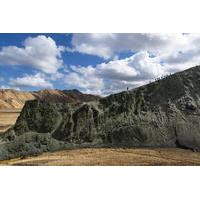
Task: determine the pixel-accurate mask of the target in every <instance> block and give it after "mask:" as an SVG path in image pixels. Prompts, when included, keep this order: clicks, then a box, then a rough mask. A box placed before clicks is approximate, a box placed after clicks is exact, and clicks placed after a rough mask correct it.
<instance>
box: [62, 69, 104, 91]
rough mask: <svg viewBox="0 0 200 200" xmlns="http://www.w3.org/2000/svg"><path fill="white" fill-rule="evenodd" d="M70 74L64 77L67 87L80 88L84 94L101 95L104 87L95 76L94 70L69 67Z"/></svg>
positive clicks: (100, 80) (101, 81)
mask: <svg viewBox="0 0 200 200" xmlns="http://www.w3.org/2000/svg"><path fill="white" fill-rule="evenodd" d="M71 70H72V72H69V73H68V74H66V75H65V76H64V82H65V84H66V85H67V86H71V87H74V88H77V87H78V88H80V89H81V90H82V91H83V92H85V93H95V94H101V93H102V92H101V90H102V89H103V87H104V83H103V80H102V79H101V78H99V77H98V76H97V75H96V69H95V68H93V67H91V66H88V67H80V66H78V67H76V66H71Z"/></svg>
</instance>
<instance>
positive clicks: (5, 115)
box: [0, 111, 20, 133]
mask: <svg viewBox="0 0 200 200" xmlns="http://www.w3.org/2000/svg"><path fill="white" fill-rule="evenodd" d="M19 114H20V112H19V111H10V112H9V111H4V112H2V111H0V133H2V132H4V131H6V130H7V129H8V128H9V127H10V126H12V125H13V124H15V122H16V120H17V117H18V116H19Z"/></svg>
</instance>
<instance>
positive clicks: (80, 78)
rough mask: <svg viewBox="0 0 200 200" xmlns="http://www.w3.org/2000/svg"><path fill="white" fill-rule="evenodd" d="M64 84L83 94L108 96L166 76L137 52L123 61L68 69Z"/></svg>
mask: <svg viewBox="0 0 200 200" xmlns="http://www.w3.org/2000/svg"><path fill="white" fill-rule="evenodd" d="M70 68H71V70H70V71H68V74H67V75H66V76H65V83H66V84H68V85H69V84H70V85H74V86H78V87H79V88H82V89H83V91H90V92H92V93H96V94H97V93H98V94H109V93H114V92H119V91H121V90H125V89H126V88H127V87H130V88H134V87H137V86H140V85H143V84H145V83H147V82H148V81H150V80H151V79H154V78H156V77H159V76H162V75H165V74H167V73H169V72H168V71H167V68H166V67H165V66H162V65H161V64H160V63H159V62H157V60H156V59H155V58H152V57H150V55H149V53H148V52H144V51H142V52H138V53H136V54H134V55H133V56H130V57H128V58H125V59H119V60H113V61H110V62H108V63H101V64H98V65H96V66H86V67H84V66H71V67H70Z"/></svg>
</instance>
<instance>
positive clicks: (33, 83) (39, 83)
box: [10, 73, 53, 88]
mask: <svg viewBox="0 0 200 200" xmlns="http://www.w3.org/2000/svg"><path fill="white" fill-rule="evenodd" d="M10 84H11V85H12V86H15V87H19V88H20V87H22V88H23V87H39V88H53V85H52V83H50V82H49V81H48V80H46V77H45V75H44V74H41V73H37V74H35V75H28V74H26V75H24V76H22V77H18V78H16V79H11V80H10Z"/></svg>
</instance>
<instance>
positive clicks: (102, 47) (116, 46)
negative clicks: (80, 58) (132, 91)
mask: <svg viewBox="0 0 200 200" xmlns="http://www.w3.org/2000/svg"><path fill="white" fill-rule="evenodd" d="M198 37H199V36H198ZM198 37H197V35H195V34H193V35H192V36H191V35H189V34H160V33H159V34H156V33H153V34H150V33H144V34H141V33H114V34H111V33H109V34H102V33H99V34H98V33H91V34H90V33H85V34H82V33H81V34H74V35H73V38H72V45H73V49H74V50H75V51H78V52H81V53H86V54H91V55H96V56H100V57H103V58H105V59H108V58H111V57H113V56H115V55H116V53H119V52H123V51H132V52H138V51H149V52H151V53H153V54H160V53H167V52H173V51H177V50H181V49H183V48H186V49H187V46H188V44H190V43H192V42H194V40H197V38H198ZM199 38H200V37H199Z"/></svg>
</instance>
